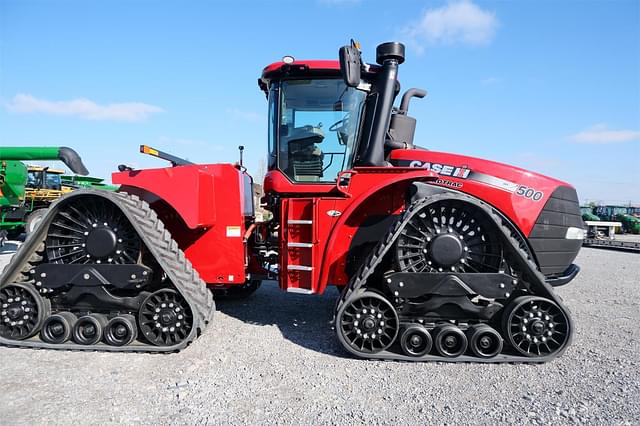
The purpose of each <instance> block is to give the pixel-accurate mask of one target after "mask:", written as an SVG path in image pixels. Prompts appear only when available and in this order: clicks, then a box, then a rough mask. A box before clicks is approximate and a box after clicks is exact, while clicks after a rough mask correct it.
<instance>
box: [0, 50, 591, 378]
mask: <svg viewBox="0 0 640 426" xmlns="http://www.w3.org/2000/svg"><path fill="white" fill-rule="evenodd" d="M404 51H405V50H404V46H403V45H402V44H400V43H395V42H391V43H384V44H381V45H380V46H378V48H377V51H376V62H377V64H373V63H371V64H370V63H365V62H363V61H362V59H361V54H360V50H359V46H358V45H357V44H355V43H352V44H351V45H348V46H344V47H342V48H341V49H340V51H339V61H337V60H309V61H295V60H293V58H291V57H285V58H284V59H283V61H281V62H276V63H273V64H271V65H269V66H267V67H266V68H264V70H263V72H262V75H261V76H260V79H259V80H258V84H259V87H260V89H261V91H262V92H263V94H264V95H266V98H267V104H268V111H269V112H268V115H267V117H268V123H269V127H268V140H267V143H266V146H267V147H268V161H267V162H268V164H267V169H268V170H267V173H266V176H265V178H264V182H263V192H264V196H263V197H262V200H261V204H262V206H263V207H264V208H265V209H266V210H268V211H269V213H270V215H265V216H268V218H269V220H260V221H259V220H256V206H255V205H254V199H255V198H254V193H255V189H254V184H253V179H252V178H251V176H250V175H249V174H248V173H247V170H246V169H245V168H244V167H243V166H242V163H239V164H235V165H234V164H223V163H218V164H194V163H191V162H189V161H187V160H183V159H180V158H178V157H176V156H173V155H169V154H167V153H164V152H161V151H158V150H156V149H153V148H151V147H148V146H142V147H141V150H142V152H143V153H145V154H148V155H152V156H155V157H157V158H160V159H164V160H167V161H169V162H170V163H171V167H162V168H155V169H145V170H132V169H131V168H130V167H126V166H121V167H119V170H120V172H117V173H114V174H113V177H112V178H113V181H114V182H115V183H116V184H119V185H120V187H119V190H118V191H117V192H110V191H97V190H78V191H74V192H72V193H69V194H67V195H65V196H62V197H60V198H59V199H58V200H57V201H56V202H55V203H52V205H51V207H50V208H49V209H48V212H47V214H46V216H45V217H44V218H43V219H42V221H41V224H40V225H39V226H38V227H37V229H36V230H35V231H34V232H33V233H32V234H30V236H29V237H28V238H27V240H26V241H25V243H24V244H23V245H22V246H21V247H20V250H19V251H18V253H17V254H16V256H15V257H14V259H13V261H12V262H11V263H10V264H9V266H8V267H7V268H6V269H5V271H4V273H3V274H2V276H0V303H1V304H2V311H1V312H0V343H2V344H4V345H9V346H18V347H31V348H49V349H63V350H85V351H110V352H114V351H122V352H175V351H179V350H182V349H183V348H185V347H187V345H189V344H190V343H191V342H193V341H194V340H195V339H196V338H197V337H198V336H199V335H201V334H202V332H203V331H204V330H205V328H206V326H207V324H208V323H209V322H210V321H211V320H212V317H213V313H214V311H215V304H214V300H213V296H212V292H213V291H215V292H216V294H220V292H221V291H227V292H230V293H232V294H233V295H234V296H236V297H248V296H249V295H251V294H252V293H253V292H254V291H255V290H256V289H257V288H258V285H259V284H260V282H261V281H263V280H269V279H275V280H277V281H278V283H279V286H280V288H281V289H282V290H284V291H286V292H288V293H293V294H296V295H314V294H322V293H323V292H324V291H325V290H326V289H327V287H328V286H335V287H337V288H338V289H340V297H339V299H338V300H337V302H336V305H335V309H334V311H333V324H334V326H335V333H336V337H337V340H338V342H339V344H340V345H341V346H342V347H343V348H344V350H345V351H347V352H348V353H350V354H352V355H353V356H356V357H360V358H370V359H392V360H404V361H464V362H545V361H549V360H551V359H553V358H555V357H557V356H559V355H561V354H562V353H564V352H565V350H566V349H567V347H568V346H569V345H570V343H571V340H572V336H573V333H574V326H573V323H572V320H571V315H570V312H569V310H568V309H567V308H566V306H565V305H564V303H563V302H562V300H561V299H560V298H559V297H558V296H557V295H556V293H555V291H554V286H558V285H564V284H566V283H568V282H570V281H571V280H573V279H574V278H575V277H576V275H577V274H578V272H579V267H578V266H576V265H575V264H574V263H573V262H574V259H575V258H576V255H577V254H578V251H579V250H580V247H581V246H582V242H583V238H584V230H583V222H582V218H581V216H580V209H579V204H578V197H577V194H576V190H575V189H574V188H573V187H572V186H571V185H570V184H568V183H565V182H563V181H560V180H557V179H553V178H550V177H547V176H543V175H541V174H537V173H533V172H529V171H526V170H523V169H520V168H518V167H513V166H509V165H506V164H501V163H497V162H493V161H488V160H482V159H478V158H473V157H468V156H464V155H458V154H450V153H444V152H437V151H430V150H427V149H422V148H419V147H417V146H415V145H414V132H415V126H416V119H415V118H413V117H411V116H409V115H408V112H409V105H410V102H411V100H412V99H413V98H423V97H424V96H425V95H426V92H425V91H423V90H420V89H408V90H406V91H405V92H404V94H402V95H400V83H399V81H398V70H399V67H400V64H402V63H403V62H404V59H405V55H404ZM396 100H398V101H399V102H398V105H397V106H394V102H395V101H396ZM220 137H221V138H224V139H225V140H228V139H229V138H233V137H234V135H221V136H220ZM296 303H297V302H296ZM308 303H313V299H310V300H309V302H308ZM282 309H286V306H282ZM246 349H247V350H251V348H248V347H247V348H246ZM425 382H426V383H428V377H425Z"/></svg>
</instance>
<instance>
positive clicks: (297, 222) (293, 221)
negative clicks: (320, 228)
mask: <svg viewBox="0 0 640 426" xmlns="http://www.w3.org/2000/svg"><path fill="white" fill-rule="evenodd" d="M287 223H288V224H289V225H311V224H313V221H312V220H301V219H290V220H288V221H287Z"/></svg>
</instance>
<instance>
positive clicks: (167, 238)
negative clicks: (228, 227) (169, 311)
mask: <svg viewBox="0 0 640 426" xmlns="http://www.w3.org/2000/svg"><path fill="white" fill-rule="evenodd" d="M82 196H94V197H95V196H97V197H101V198H106V199H107V200H109V201H111V202H113V203H114V204H115V205H116V206H117V207H118V208H120V210H121V211H122V212H123V213H124V214H125V216H126V217H127V219H128V220H129V221H130V222H131V224H132V226H133V227H134V228H135V230H136V231H137V233H138V235H139V236H140V238H141V239H142V241H143V243H144V244H145V246H146V248H147V249H148V250H149V251H150V252H151V254H152V255H153V256H154V258H155V260H156V261H157V262H158V264H159V265H160V267H161V268H162V270H163V272H164V273H166V274H167V276H168V277H169V279H170V280H171V282H172V283H173V285H174V287H175V289H176V290H177V291H178V292H179V293H180V294H181V295H182V296H183V297H184V299H185V301H186V302H187V303H188V304H189V306H190V308H191V312H192V314H193V322H194V323H193V327H192V329H191V333H190V334H189V336H188V337H187V338H186V339H185V340H184V341H182V342H181V343H178V344H176V345H172V346H154V345H151V344H142V343H140V342H135V343H133V344H131V345H129V346H124V347H116V346H109V345H106V344H97V345H78V344H75V343H64V344H59V345H56V344H49V343H44V342H41V341H40V340H39V339H37V337H36V338H31V339H28V340H9V339H5V338H2V337H0V344H2V345H4V346H11V347H24V348H42V349H61V350H77V351H104V352H146V353H160V352H177V351H180V350H182V349H184V348H185V347H187V346H188V345H189V344H190V343H191V342H192V341H193V340H195V339H196V338H197V337H198V336H199V335H200V334H201V333H202V332H203V331H204V329H205V328H206V326H207V324H208V323H209V322H210V321H211V319H212V317H213V313H214V311H215V304H214V301H213V296H212V294H211V292H210V291H209V290H208V289H207V285H206V283H205V282H204V281H203V280H202V279H201V278H200V276H199V275H198V272H197V271H196V270H195V269H194V268H193V266H192V265H191V262H189V260H188V259H187V258H186V257H185V255H184V253H183V251H182V250H180V248H179V247H178V244H177V243H176V242H175V241H174V240H173V238H172V237H171V234H170V233H169V231H167V230H166V229H165V228H164V224H163V223H162V221H161V220H160V219H159V218H158V216H157V214H156V212H155V211H154V210H153V209H152V208H151V207H150V206H149V204H147V203H146V202H145V201H143V200H141V199H140V198H139V197H137V196H135V195H129V194H126V193H116V192H107V191H99V190H78V191H74V192H72V193H71V194H68V195H65V196H64V197H61V198H59V199H58V200H57V201H56V202H54V203H53V204H52V205H51V207H50V208H49V211H48V213H47V215H46V216H45V217H44V218H43V220H42V222H41V224H40V226H38V229H37V230H36V232H35V233H34V234H32V235H31V236H30V237H29V238H27V241H25V243H24V244H22V246H20V248H19V249H18V251H17V252H16V254H15V255H14V256H13V258H12V259H11V262H10V263H9V264H8V265H7V266H6V267H5V269H4V271H3V273H2V275H0V288H2V287H3V286H5V285H7V284H11V283H13V282H27V281H26V280H25V278H26V277H27V275H28V271H29V270H30V269H31V265H35V264H38V263H40V262H41V261H42V256H41V255H40V254H39V253H38V251H40V250H42V249H43V248H44V239H45V238H46V231H47V230H48V228H49V225H50V223H51V221H52V220H53V217H54V216H55V214H56V213H57V211H58V209H59V208H60V207H61V206H63V205H64V204H65V203H66V202H68V201H69V200H71V199H73V198H76V197H82Z"/></svg>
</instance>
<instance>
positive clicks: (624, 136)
mask: <svg viewBox="0 0 640 426" xmlns="http://www.w3.org/2000/svg"><path fill="white" fill-rule="evenodd" d="M570 139H571V140H572V141H573V142H576V143H585V144H608V143H620V142H631V141H635V140H640V132H639V131H637V130H611V129H609V128H608V127H607V125H606V124H596V125H595V126H592V127H590V128H588V129H587V130H583V131H582V132H578V133H576V134H574V135H571V136H570Z"/></svg>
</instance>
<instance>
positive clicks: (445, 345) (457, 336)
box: [433, 324, 467, 358]
mask: <svg viewBox="0 0 640 426" xmlns="http://www.w3.org/2000/svg"><path fill="white" fill-rule="evenodd" d="M433 343H434V346H435V348H436V351H437V352H438V353H439V354H440V355H442V356H443V357H446V358H455V357H458V356H460V355H462V354H463V353H465V351H466V350H467V336H465V334H464V333H463V332H462V330H460V329H459V328H458V327H456V326H455V325H453V324H443V325H440V326H438V327H436V329H435V330H434V336H433Z"/></svg>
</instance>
